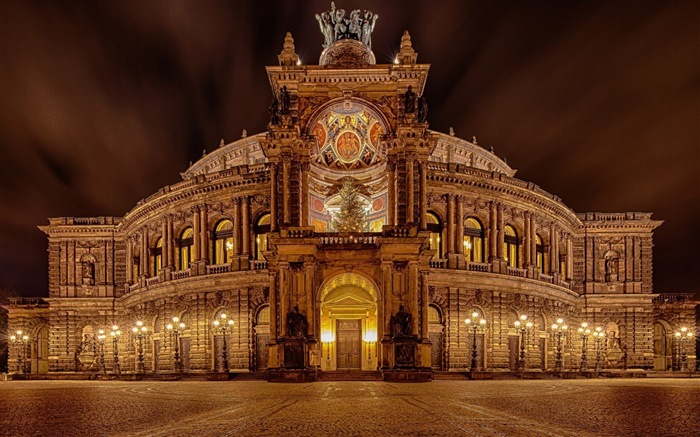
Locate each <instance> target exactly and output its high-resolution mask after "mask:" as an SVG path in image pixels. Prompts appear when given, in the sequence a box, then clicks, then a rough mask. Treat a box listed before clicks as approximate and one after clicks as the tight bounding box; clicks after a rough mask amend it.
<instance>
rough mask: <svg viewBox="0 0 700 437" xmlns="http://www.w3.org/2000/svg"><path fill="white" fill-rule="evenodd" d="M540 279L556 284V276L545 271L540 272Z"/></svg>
mask: <svg viewBox="0 0 700 437" xmlns="http://www.w3.org/2000/svg"><path fill="white" fill-rule="evenodd" d="M540 281H542V282H549V283H550V284H554V276H552V275H545V274H544V273H540Z"/></svg>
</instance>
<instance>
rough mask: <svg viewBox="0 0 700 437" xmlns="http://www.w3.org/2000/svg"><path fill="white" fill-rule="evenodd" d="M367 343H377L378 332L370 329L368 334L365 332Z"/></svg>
mask: <svg viewBox="0 0 700 437" xmlns="http://www.w3.org/2000/svg"><path fill="white" fill-rule="evenodd" d="M365 341H366V342H367V343H374V342H376V341H377V331H374V330H369V329H368V330H367V332H365Z"/></svg>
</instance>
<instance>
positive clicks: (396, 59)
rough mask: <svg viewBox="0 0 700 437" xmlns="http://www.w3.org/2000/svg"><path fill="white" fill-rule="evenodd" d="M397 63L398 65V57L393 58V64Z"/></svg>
mask: <svg viewBox="0 0 700 437" xmlns="http://www.w3.org/2000/svg"><path fill="white" fill-rule="evenodd" d="M398 63H399V57H398V56H397V57H395V58H394V64H398Z"/></svg>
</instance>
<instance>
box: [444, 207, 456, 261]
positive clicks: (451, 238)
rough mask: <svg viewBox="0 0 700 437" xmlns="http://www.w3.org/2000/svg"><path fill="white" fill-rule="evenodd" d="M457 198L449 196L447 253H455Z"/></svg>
mask: <svg viewBox="0 0 700 437" xmlns="http://www.w3.org/2000/svg"><path fill="white" fill-rule="evenodd" d="M454 216H455V196H454V195H452V194H448V195H447V217H446V220H445V221H446V222H447V253H448V254H451V253H455V225H454Z"/></svg>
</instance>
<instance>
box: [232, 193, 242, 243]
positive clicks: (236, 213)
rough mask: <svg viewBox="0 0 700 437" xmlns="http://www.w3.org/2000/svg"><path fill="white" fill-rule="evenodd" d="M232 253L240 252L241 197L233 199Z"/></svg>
mask: <svg viewBox="0 0 700 437" xmlns="http://www.w3.org/2000/svg"><path fill="white" fill-rule="evenodd" d="M233 220H234V223H233V254H234V255H240V254H241V198H240V197H235V198H234V199H233Z"/></svg>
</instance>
